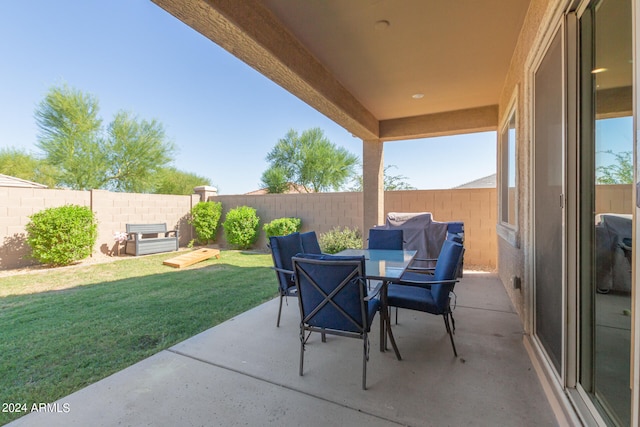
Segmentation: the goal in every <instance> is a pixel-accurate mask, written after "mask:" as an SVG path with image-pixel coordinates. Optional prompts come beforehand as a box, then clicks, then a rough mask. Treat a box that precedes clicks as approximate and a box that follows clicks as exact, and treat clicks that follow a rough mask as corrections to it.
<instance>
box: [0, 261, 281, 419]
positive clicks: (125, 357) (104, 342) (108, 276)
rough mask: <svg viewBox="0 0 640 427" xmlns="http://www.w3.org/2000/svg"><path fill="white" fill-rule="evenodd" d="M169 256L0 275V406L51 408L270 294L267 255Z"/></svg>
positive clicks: (271, 283) (271, 277) (274, 286)
mask: <svg viewBox="0 0 640 427" xmlns="http://www.w3.org/2000/svg"><path fill="white" fill-rule="evenodd" d="M173 256H175V253H174V254H162V255H154V256H147V257H141V258H131V259H124V260H119V261H116V262H112V263H105V264H94V265H89V266H84V267H74V268H64V269H53V270H49V271H42V272H37V273H30V274H23V275H16V276H10V277H4V278H0V325H1V328H0V360H1V363H0V404H3V403H10V402H13V403H21V404H22V403H26V405H27V406H28V407H31V405H32V404H33V403H48V402H53V401H55V400H57V399H59V398H61V397H63V396H66V395H68V394H70V393H72V392H74V391H76V390H78V389H80V388H82V387H85V386H87V385H89V384H91V383H93V382H96V381H98V380H100V379H102V378H105V377H107V376H108V375H111V374H113V373H114V372H117V371H119V370H122V369H123V368H126V367H127V366H130V365H132V364H134V363H136V362H137V361H139V360H141V359H144V358H146V357H148V356H150V355H152V354H154V353H157V352H158V351H160V350H162V349H165V348H167V347H170V346H172V345H174V344H176V343H178V342H180V341H183V340H185V339H187V338H189V337H191V336H193V335H195V334H197V333H199V332H202V331H204V330H206V329H208V328H210V327H212V326H214V325H217V324H218V323H221V322H223V321H225V320H227V319H229V318H231V317H233V316H235V315H237V314H239V313H242V312H244V311H246V310H248V309H250V308H252V307H254V306H256V305H258V304H260V303H262V302H264V301H267V300H269V299H271V298H273V297H274V296H276V294H277V282H276V278H275V274H274V273H273V270H271V269H270V266H271V265H272V261H271V256H270V255H269V254H264V253H250V252H240V251H223V252H222V254H221V257H220V259H215V258H212V259H210V260H207V261H203V262H201V263H198V264H195V265H193V266H191V267H187V268H184V269H174V268H172V267H168V266H164V265H162V261H163V260H165V259H168V258H171V257H173ZM274 316H275V313H274ZM20 415H22V414H10V413H6V412H0V424H5V423H7V422H9V421H11V420H12V419H15V418H18V417H19V416H20Z"/></svg>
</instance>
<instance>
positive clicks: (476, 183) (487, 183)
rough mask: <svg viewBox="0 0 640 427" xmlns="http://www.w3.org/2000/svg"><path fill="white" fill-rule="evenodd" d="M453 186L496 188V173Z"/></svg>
mask: <svg viewBox="0 0 640 427" xmlns="http://www.w3.org/2000/svg"><path fill="white" fill-rule="evenodd" d="M453 188H496V174H495V173H494V174H493V175H489V176H485V177H483V178H478V179H475V180H473V181H470V182H467V183H466V184H462V185H458V186H457V187H453Z"/></svg>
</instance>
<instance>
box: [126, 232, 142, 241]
mask: <svg viewBox="0 0 640 427" xmlns="http://www.w3.org/2000/svg"><path fill="white" fill-rule="evenodd" d="M138 235H140V233H127V240H138Z"/></svg>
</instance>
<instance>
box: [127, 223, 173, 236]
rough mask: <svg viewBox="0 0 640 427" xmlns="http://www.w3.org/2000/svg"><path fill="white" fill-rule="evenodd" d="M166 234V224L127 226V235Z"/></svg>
mask: <svg viewBox="0 0 640 427" xmlns="http://www.w3.org/2000/svg"><path fill="white" fill-rule="evenodd" d="M166 232H167V224H127V233H140V234H157V233H166Z"/></svg>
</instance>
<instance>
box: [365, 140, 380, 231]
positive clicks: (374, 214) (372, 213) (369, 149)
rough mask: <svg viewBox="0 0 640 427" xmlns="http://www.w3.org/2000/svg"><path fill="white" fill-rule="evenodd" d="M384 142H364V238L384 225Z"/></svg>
mask: <svg viewBox="0 0 640 427" xmlns="http://www.w3.org/2000/svg"><path fill="white" fill-rule="evenodd" d="M383 144H384V143H383V142H382V141H380V140H379V139H368V140H363V141H362V194H363V197H362V199H363V215H362V217H363V223H362V238H363V240H365V241H366V239H367V233H368V230H369V229H370V228H371V227H373V226H375V225H382V224H384V160H383V151H384V150H383Z"/></svg>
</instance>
